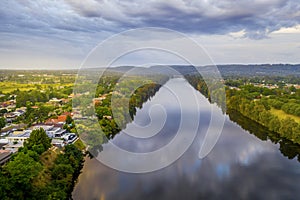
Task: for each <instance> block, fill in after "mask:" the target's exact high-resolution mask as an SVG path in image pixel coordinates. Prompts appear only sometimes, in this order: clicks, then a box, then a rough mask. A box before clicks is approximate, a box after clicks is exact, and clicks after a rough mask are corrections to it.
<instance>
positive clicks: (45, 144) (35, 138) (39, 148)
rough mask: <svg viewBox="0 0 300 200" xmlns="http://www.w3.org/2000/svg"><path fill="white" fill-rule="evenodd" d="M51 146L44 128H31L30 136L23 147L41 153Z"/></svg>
mask: <svg viewBox="0 0 300 200" xmlns="http://www.w3.org/2000/svg"><path fill="white" fill-rule="evenodd" d="M50 147H51V139H50V138H49V137H48V136H47V134H46V132H45V130H44V129H42V128H40V129H36V130H33V131H32V132H31V134H30V137H29V138H28V139H27V141H26V142H25V143H24V149H29V150H33V151H35V152H37V153H38V154H42V153H43V152H44V151H46V150H48V149H49V148H50Z"/></svg>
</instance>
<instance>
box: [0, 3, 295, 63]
mask: <svg viewBox="0 0 300 200" xmlns="http://www.w3.org/2000/svg"><path fill="white" fill-rule="evenodd" d="M145 27H159V28H167V29H171V30H174V31H178V32H181V33H183V34H185V35H186V36H187V37H190V38H192V39H193V40H195V41H196V42H197V43H199V44H200V45H201V46H202V47H203V48H204V49H205V51H206V52H207V54H208V55H209V57H210V58H211V59H212V60H213V62H214V63H216V64H233V63H234V64H238V63H241V64H249V63H291V64H295V63H300V0H198V1H195V0H148V1H140V0H130V1H129V0H85V1H80V0H1V1H0V68H1V69H62V68H72V69H74V68H75V69H76V68H79V67H80V65H81V64H82V63H83V61H84V59H85V58H86V57H87V55H88V54H89V52H90V51H91V50H93V49H94V48H95V47H96V46H97V45H98V44H99V43H101V42H103V41H104V40H106V39H107V38H110V37H112V36H113V35H115V34H119V33H120V32H123V31H128V30H131V29H136V28H145ZM145 38H147V36H145ZM158 40H161V42H165V41H166V38H160V39H159V38H158ZM193 50H194V51H193ZM190 51H191V53H193V54H195V55H196V54H197V52H195V51H196V50H195V49H190ZM103 53H106V52H103ZM153 58H155V60H154V59H153ZM137 60H139V62H136V61H137ZM124 62H125V63H127V64H142V63H151V62H154V63H158V64H168V63H169V64H176V63H180V61H178V60H177V59H176V58H174V56H168V55H165V53H161V52H141V53H137V54H136V55H129V56H127V58H126V59H124ZM120 63H122V62H120ZM201 64H203V65H205V64H208V63H207V62H203V63H201Z"/></svg>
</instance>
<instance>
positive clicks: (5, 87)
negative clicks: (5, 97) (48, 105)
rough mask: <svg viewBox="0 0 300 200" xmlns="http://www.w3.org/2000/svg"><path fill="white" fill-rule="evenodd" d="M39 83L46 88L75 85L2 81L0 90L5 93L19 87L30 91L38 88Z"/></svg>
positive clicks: (21, 89)
mask: <svg viewBox="0 0 300 200" xmlns="http://www.w3.org/2000/svg"><path fill="white" fill-rule="evenodd" d="M37 85H39V86H41V88H42V89H46V88H48V87H50V86H51V87H53V88H59V87H64V86H73V85H74V84H73V83H66V84H59V83H53V84H23V83H16V82H9V81H5V82H0V91H2V92H3V93H4V94H6V93H10V92H12V91H14V90H16V89H19V90H20V91H29V90H34V89H36V88H37Z"/></svg>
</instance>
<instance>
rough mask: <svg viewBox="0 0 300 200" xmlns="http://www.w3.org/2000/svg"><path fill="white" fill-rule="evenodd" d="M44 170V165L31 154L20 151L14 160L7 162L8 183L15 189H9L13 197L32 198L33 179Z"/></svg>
mask: <svg viewBox="0 0 300 200" xmlns="http://www.w3.org/2000/svg"><path fill="white" fill-rule="evenodd" d="M41 170H42V165H41V164H40V163H39V162H37V161H35V160H34V159H33V158H32V157H30V155H29V154H25V153H24V152H19V153H17V155H16V156H15V157H13V160H11V161H10V162H8V163H7V165H5V167H4V171H5V172H6V173H7V174H6V176H7V177H9V179H8V180H9V182H8V183H7V184H8V185H11V186H12V188H13V190H11V191H8V193H10V195H9V197H11V198H12V199H30V195H31V190H32V181H33V179H34V178H35V177H36V176H37V175H38V174H39V172H40V171H41Z"/></svg>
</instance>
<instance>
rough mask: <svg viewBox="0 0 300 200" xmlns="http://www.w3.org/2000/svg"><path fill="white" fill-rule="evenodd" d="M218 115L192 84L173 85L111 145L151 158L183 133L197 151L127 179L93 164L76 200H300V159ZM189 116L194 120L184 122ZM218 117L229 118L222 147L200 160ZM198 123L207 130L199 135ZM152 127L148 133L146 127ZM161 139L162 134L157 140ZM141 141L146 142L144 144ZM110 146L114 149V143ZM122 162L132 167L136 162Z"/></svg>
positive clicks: (174, 81) (126, 175)
mask: <svg viewBox="0 0 300 200" xmlns="http://www.w3.org/2000/svg"><path fill="white" fill-rule="evenodd" d="M193 95H196V98H195V97H194V96H193ZM179 97H180V98H179ZM195 99H196V101H197V102H196V103H197V105H198V107H197V105H195ZM212 109H213V110H216V109H217V108H216V106H215V105H212V104H210V103H209V102H208V100H207V99H205V97H204V96H203V95H201V94H200V93H199V92H196V91H195V90H194V89H193V88H192V87H191V86H190V85H189V83H188V82H187V81H185V80H184V79H182V78H176V79H171V80H169V81H168V82H167V83H166V84H165V86H163V87H162V88H161V89H160V90H159V91H158V92H157V93H156V95H155V96H154V97H152V98H151V99H150V100H148V102H146V103H145V104H144V105H143V108H142V109H140V110H138V111H137V113H136V116H135V118H134V121H133V123H131V124H128V125H127V127H126V129H125V130H123V131H122V132H120V133H119V134H118V135H117V136H116V137H114V139H113V140H112V141H111V142H112V143H113V144H115V145H117V146H119V147H120V148H122V149H125V150H127V151H131V152H136V153H146V152H150V151H155V150H157V149H160V148H163V147H164V146H165V145H167V144H168V143H169V142H170V141H171V140H172V139H173V138H174V136H175V135H176V134H179V133H178V132H179V131H181V133H183V134H185V135H186V136H187V137H189V136H191V137H192V136H193V134H192V133H194V132H195V131H196V132H197V135H196V138H195V139H194V140H193V143H192V145H191V146H190V147H189V148H188V149H187V151H186V152H185V153H184V154H183V155H182V156H181V157H180V158H179V159H178V160H176V161H175V162H173V163H172V164H171V165H168V166H167V167H165V168H163V169H160V170H157V171H154V172H149V173H142V174H134V173H125V172H120V171H118V170H115V169H111V168H110V167H107V166H106V165H104V164H102V163H100V162H99V161H98V160H97V159H90V158H86V161H85V164H84V167H83V170H82V173H81V174H80V176H79V178H78V182H77V184H76V186H75V188H74V191H73V193H72V197H73V199H80V200H85V199H101V200H103V199H109V200H119V199H120V200H148V199H149V200H159V199H166V200H168V199H172V200H176V199H178V200H179V199H188V200H194V199H300V185H299V183H300V163H299V161H298V160H297V158H293V159H288V158H287V157H285V156H284V155H283V154H282V153H281V151H280V150H279V149H280V146H279V143H277V144H275V143H273V142H272V141H270V140H269V139H266V140H262V139H259V138H258V137H256V136H255V135H253V134H250V133H249V132H248V131H247V130H244V129H243V128H241V127H240V126H239V125H238V124H237V123H235V122H232V121H231V120H230V118H229V117H228V116H227V115H226V116H224V115H223V114H222V112H221V111H220V112H214V113H212ZM149 112H150V115H149ZM183 115H184V117H185V118H187V119H188V120H186V119H185V120H183V119H182V116H183ZM217 115H219V116H217ZM211 117H216V118H218V117H219V118H220V117H225V120H226V121H225V124H224V127H223V130H222V134H221V136H220V138H219V140H218V142H217V144H216V146H215V147H214V148H213V150H212V151H211V152H210V153H209V154H208V156H206V157H205V158H203V159H199V157H198V154H199V150H200V146H201V144H202V142H203V138H204V135H205V134H206V132H207V130H208V126H209V122H210V120H211ZM195 120H197V125H199V126H198V128H197V129H196V130H195V127H194V124H195V123H194V122H195ZM145 125H148V126H146V127H147V128H143V129H141V128H140V127H139V126H141V127H144V126H145ZM157 127H159V128H157ZM180 127H181V128H180ZM182 127H183V128H182ZM156 128H157V130H156ZM212 128H214V127H212ZM154 132H157V134H156V135H152V133H154ZM138 134H140V136H141V138H136V136H138ZM150 136H151V137H150ZM147 137H148V138H147ZM105 145H107V146H108V148H109V145H111V144H105ZM105 145H104V147H105ZM105 149H106V148H104V151H105ZM117 159H118V160H119V162H121V163H125V164H126V163H128V162H130V164H132V162H133V163H134V162H136V161H128V159H127V158H126V157H118V158H117ZM158 162H159V161H158ZM150 165H151V163H149V166H150Z"/></svg>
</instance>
